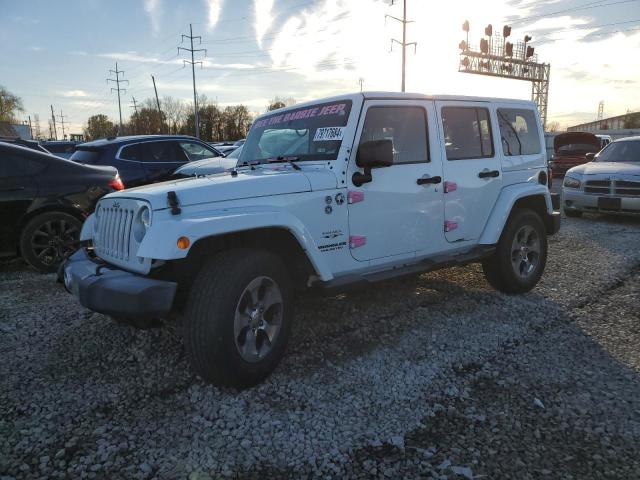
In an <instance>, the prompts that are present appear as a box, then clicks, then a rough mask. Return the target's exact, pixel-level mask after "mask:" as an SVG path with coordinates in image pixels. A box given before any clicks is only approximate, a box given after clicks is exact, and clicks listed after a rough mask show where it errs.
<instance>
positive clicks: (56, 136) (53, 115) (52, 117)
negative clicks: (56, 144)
mask: <svg viewBox="0 0 640 480" xmlns="http://www.w3.org/2000/svg"><path fill="white" fill-rule="evenodd" d="M51 120H52V121H53V134H54V135H55V138H56V140H57V139H58V131H57V130H56V115H55V113H53V105H51Z"/></svg>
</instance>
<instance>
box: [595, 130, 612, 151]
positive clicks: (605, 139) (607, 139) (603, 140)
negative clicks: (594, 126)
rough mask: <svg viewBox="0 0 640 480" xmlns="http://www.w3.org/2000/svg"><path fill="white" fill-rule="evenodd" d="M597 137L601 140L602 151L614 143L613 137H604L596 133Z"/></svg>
mask: <svg viewBox="0 0 640 480" xmlns="http://www.w3.org/2000/svg"><path fill="white" fill-rule="evenodd" d="M596 137H598V138H599V139H600V149H603V148H604V147H606V146H607V145H609V144H610V143H611V142H613V137H612V136H611V135H602V134H599V133H596Z"/></svg>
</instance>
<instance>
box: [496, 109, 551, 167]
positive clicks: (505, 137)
mask: <svg viewBox="0 0 640 480" xmlns="http://www.w3.org/2000/svg"><path fill="white" fill-rule="evenodd" d="M498 124H499V125H500V143H502V153H503V154H504V155H505V156H507V157H512V156H516V155H534V154H536V153H540V152H541V146H540V130H539V129H538V122H537V121H536V114H535V112H534V111H533V110H528V109H525V108H499V109H498Z"/></svg>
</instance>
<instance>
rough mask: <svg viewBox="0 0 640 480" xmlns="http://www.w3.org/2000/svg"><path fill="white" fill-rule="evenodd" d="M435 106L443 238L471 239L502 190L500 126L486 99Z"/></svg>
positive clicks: (478, 234) (441, 103) (484, 223)
mask: <svg viewBox="0 0 640 480" xmlns="http://www.w3.org/2000/svg"><path fill="white" fill-rule="evenodd" d="M436 109H437V112H438V118H439V119H440V125H441V126H442V128H441V129H440V132H441V133H440V134H441V138H440V141H441V142H442V143H443V145H444V146H445V158H444V159H443V161H442V162H443V170H444V182H445V184H444V188H445V191H446V193H445V194H444V215H445V219H444V222H445V237H446V239H447V241H448V242H462V243H466V242H473V241H475V240H477V239H478V238H480V235H481V234H482V230H483V229H484V226H485V225H486V223H487V220H488V218H489V215H490V214H491V211H492V210H493V207H494V205H495V203H496V201H497V199H498V196H499V194H500V190H501V189H502V172H501V168H500V157H499V154H498V152H497V145H499V143H498V142H496V141H495V134H496V132H497V131H498V128H497V126H496V125H495V122H492V118H493V117H492V115H493V114H492V112H491V111H490V108H489V105H488V104H486V103H482V102H455V101H438V102H436Z"/></svg>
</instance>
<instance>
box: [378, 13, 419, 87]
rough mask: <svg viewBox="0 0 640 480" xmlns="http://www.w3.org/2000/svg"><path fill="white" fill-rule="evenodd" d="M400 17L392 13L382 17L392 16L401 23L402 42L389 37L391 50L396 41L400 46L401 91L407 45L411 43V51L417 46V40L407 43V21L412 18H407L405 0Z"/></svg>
mask: <svg viewBox="0 0 640 480" xmlns="http://www.w3.org/2000/svg"><path fill="white" fill-rule="evenodd" d="M402 4H403V6H402V18H401V19H400V18H398V17H394V16H393V15H385V16H384V19H385V21H386V20H387V17H389V18H393V19H394V20H397V21H398V22H400V23H402V42H399V41H398V40H396V39H395V38H392V39H391V51H393V43H394V42H395V43H397V44H398V45H400V46H401V47H402V89H401V91H402V92H404V91H405V77H406V72H405V70H406V66H407V47H408V46H410V45H413V52H414V53H415V51H416V50H417V48H418V43H417V42H409V43H407V23H413V20H407V0H402ZM391 5H394V0H391Z"/></svg>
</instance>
